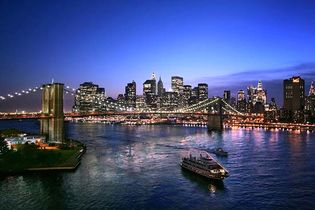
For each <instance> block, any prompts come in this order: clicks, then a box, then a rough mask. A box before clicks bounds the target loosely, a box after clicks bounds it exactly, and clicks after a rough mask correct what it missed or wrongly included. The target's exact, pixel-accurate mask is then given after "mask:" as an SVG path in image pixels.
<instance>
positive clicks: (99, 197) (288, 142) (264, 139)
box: [0, 121, 315, 209]
mask: <svg viewBox="0 0 315 210" xmlns="http://www.w3.org/2000/svg"><path fill="white" fill-rule="evenodd" d="M66 126H67V131H68V135H69V137H71V138H74V139H78V140H80V141H82V142H84V143H85V144H86V145H87V153H86V154H85V156H84V157H83V160H82V163H81V165H80V167H79V168H78V169H77V170H76V171H75V172H70V173H69V172H68V173H65V172H58V173H57V172H54V173H43V174H29V175H21V176H9V177H2V178H0V209H315V158H314V156H315V134H314V133H310V134H307V133H301V134H294V133H289V132H284V131H265V130H245V129H237V130H226V131H224V132H223V133H222V134H217V133H212V134H211V133H208V132H207V130H206V129H205V128H188V127H175V126H134V127H132V126H129V127H128V126H112V125H103V124H75V123H69V124H67V125H66ZM10 127H16V128H19V129H23V130H26V131H30V132H38V131H39V123H38V122H37V121H0V129H3V128H10ZM215 147H223V148H224V149H225V150H227V151H228V152H229V157H228V158H223V157H221V158H217V159H218V160H219V161H220V162H221V163H222V164H223V165H224V166H225V167H226V168H227V169H228V170H229V172H230V177H228V178H227V179H225V180H224V182H221V183H220V182H212V181H209V180H207V179H204V178H202V177H198V176H195V175H193V174H191V173H190V172H187V171H183V170H181V168H180V167H179V165H178V163H179V160H180V155H182V154H184V153H185V152H186V151H187V150H189V149H192V148H194V149H200V150H206V151H211V150H212V149H213V148H215Z"/></svg>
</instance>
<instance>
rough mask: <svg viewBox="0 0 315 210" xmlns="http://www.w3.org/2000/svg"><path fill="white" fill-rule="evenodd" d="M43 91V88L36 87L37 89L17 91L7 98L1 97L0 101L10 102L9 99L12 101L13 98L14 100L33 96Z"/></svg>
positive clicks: (6, 96)
mask: <svg viewBox="0 0 315 210" xmlns="http://www.w3.org/2000/svg"><path fill="white" fill-rule="evenodd" d="M42 89H43V88H42V87H41V86H36V87H33V88H28V89H23V90H20V91H16V92H13V93H8V94H6V95H5V96H0V100H1V101H5V100H8V99H11V98H14V97H18V96H23V95H28V94H32V93H35V92H37V91H40V90H42Z"/></svg>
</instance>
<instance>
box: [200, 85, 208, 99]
mask: <svg viewBox="0 0 315 210" xmlns="http://www.w3.org/2000/svg"><path fill="white" fill-rule="evenodd" d="M205 99H208V84H206V83H199V84H198V101H203V100H205Z"/></svg>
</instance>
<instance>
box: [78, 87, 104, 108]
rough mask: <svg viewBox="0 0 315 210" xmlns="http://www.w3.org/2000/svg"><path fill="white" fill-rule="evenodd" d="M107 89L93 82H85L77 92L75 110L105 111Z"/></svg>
mask: <svg viewBox="0 0 315 210" xmlns="http://www.w3.org/2000/svg"><path fill="white" fill-rule="evenodd" d="M105 100H106V94H105V89H104V88H100V87H99V86H98V85H96V84H93V83H92V82H84V83H82V84H80V87H79V88H78V89H77V91H76V93H75V102H74V106H73V111H74V112H100V111H105V110H106V106H105Z"/></svg>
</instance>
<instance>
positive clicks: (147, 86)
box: [143, 73, 157, 109]
mask: <svg viewBox="0 0 315 210" xmlns="http://www.w3.org/2000/svg"><path fill="white" fill-rule="evenodd" d="M143 96H144V97H145V103H146V105H147V107H149V108H153V109H154V108H157V95H156V77H155V74H154V73H153V74H152V77H151V79H148V80H146V81H145V82H144V83H143Z"/></svg>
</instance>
